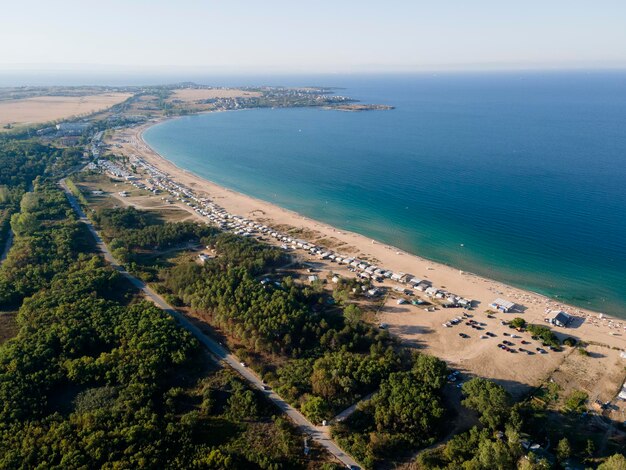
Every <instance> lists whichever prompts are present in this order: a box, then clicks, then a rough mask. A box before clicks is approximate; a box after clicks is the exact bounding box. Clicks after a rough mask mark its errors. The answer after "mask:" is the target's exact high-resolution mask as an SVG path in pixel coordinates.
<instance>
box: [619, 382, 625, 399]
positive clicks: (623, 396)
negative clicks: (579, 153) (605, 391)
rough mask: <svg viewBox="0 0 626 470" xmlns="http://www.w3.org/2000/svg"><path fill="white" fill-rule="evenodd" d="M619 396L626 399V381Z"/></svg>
mask: <svg viewBox="0 0 626 470" xmlns="http://www.w3.org/2000/svg"><path fill="white" fill-rule="evenodd" d="M617 397H618V398H619V399H620V400H626V382H624V385H622V390H621V391H620V392H619V394H618V395H617Z"/></svg>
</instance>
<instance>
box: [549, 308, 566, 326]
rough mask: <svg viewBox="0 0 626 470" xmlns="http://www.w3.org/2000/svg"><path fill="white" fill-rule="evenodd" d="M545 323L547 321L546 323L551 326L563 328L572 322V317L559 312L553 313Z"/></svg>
mask: <svg viewBox="0 0 626 470" xmlns="http://www.w3.org/2000/svg"><path fill="white" fill-rule="evenodd" d="M546 321H548V323H551V324H552V325H556V326H560V327H562V328H565V327H566V326H567V325H569V323H570V322H571V321H572V316H571V315H569V314H567V313H565V312H563V311H562V310H561V311H559V312H556V313H554V312H553V314H552V315H551V316H550V317H549V318H547V319H546Z"/></svg>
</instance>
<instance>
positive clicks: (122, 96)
mask: <svg viewBox="0 0 626 470" xmlns="http://www.w3.org/2000/svg"><path fill="white" fill-rule="evenodd" d="M130 96H131V94H130V93H102V94H98V95H86V96H38V97H33V98H26V99H18V100H6V101H0V131H3V130H6V128H5V126H7V125H9V124H10V125H11V126H12V127H19V126H24V125H28V124H35V123H41V122H49V121H54V120H57V119H65V118H69V117H72V116H80V115H86V114H91V113H94V112H96V111H102V110H103V109H107V108H110V107H111V106H113V105H115V104H117V103H121V102H122V101H124V100H126V99H128V98H129V97H130Z"/></svg>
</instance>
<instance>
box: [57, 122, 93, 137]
mask: <svg viewBox="0 0 626 470" xmlns="http://www.w3.org/2000/svg"><path fill="white" fill-rule="evenodd" d="M55 127H56V130H57V135H59V136H78V135H82V134H83V133H85V131H87V130H89V128H90V127H91V123H90V122H62V123H60V124H57V125H56V126H55Z"/></svg>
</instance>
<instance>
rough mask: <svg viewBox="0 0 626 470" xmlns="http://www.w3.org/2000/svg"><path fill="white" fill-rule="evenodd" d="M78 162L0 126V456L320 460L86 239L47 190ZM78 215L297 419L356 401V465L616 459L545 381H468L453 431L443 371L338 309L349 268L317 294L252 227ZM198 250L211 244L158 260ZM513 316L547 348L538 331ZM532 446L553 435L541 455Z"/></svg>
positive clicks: (347, 433) (122, 211)
mask: <svg viewBox="0 0 626 470" xmlns="http://www.w3.org/2000/svg"><path fill="white" fill-rule="evenodd" d="M166 97H167V93H165V94H164V96H163V99H164V100H165V99H166ZM103 126H104V125H103ZM99 128H100V127H99ZM81 157H82V151H81V150H80V149H79V148H75V147H70V148H63V149H62V148H57V147H54V146H53V145H51V144H42V143H40V142H38V141H36V140H31V139H18V138H15V137H14V136H13V137H12V138H3V139H1V140H0V214H2V218H1V219H0V223H2V224H4V225H3V226H4V227H5V230H4V232H0V235H1V234H2V233H5V234H6V232H7V230H6V227H8V224H10V227H11V229H12V231H13V232H14V234H15V240H14V244H13V246H12V248H11V250H10V252H9V256H8V258H7V259H6V261H5V262H4V263H3V264H2V265H1V266H0V307H1V309H2V310H6V309H11V310H16V311H17V315H16V320H15V322H16V325H17V332H16V334H15V336H14V337H13V338H12V339H9V340H8V341H6V342H5V343H3V344H1V345H0V468H24V467H39V468H48V467H56V468H61V467H62V468H91V467H101V468H135V467H141V468H215V469H218V468H219V469H239V468H241V469H243V468H246V469H247V468H259V469H268V470H269V469H283V468H284V469H287V468H289V469H291V468H303V469H304V468H311V469H312V468H325V469H331V468H334V464H332V463H330V462H328V461H327V458H326V456H325V455H324V454H323V453H321V452H320V451H319V450H318V449H314V450H313V452H312V453H311V454H310V455H308V456H303V455H302V450H301V447H302V436H301V435H300V434H299V433H298V431H297V430H295V429H294V427H293V426H292V425H291V424H290V423H289V422H288V421H287V420H286V419H285V418H284V417H282V416H280V415H279V414H278V410H276V409H274V408H273V407H272V406H271V405H270V404H269V403H268V402H267V401H266V400H265V399H264V398H263V395H262V394H261V393H259V392H257V391H254V390H251V389H250V388H249V387H248V386H247V385H246V383H245V382H243V380H242V379H241V378H240V377H238V376H237V375H236V374H234V373H232V372H230V371H229V370H222V369H219V368H218V367H217V366H216V365H215V364H213V363H212V362H211V361H210V360H209V359H208V358H207V357H206V355H205V354H204V353H203V351H202V349H201V348H200V347H199V344H198V343H197V342H196V341H195V340H194V339H193V338H192V337H191V336H190V334H188V333H187V332H186V331H184V330H182V329H181V328H179V327H178V326H177V325H176V322H175V321H173V320H172V318H171V317H169V316H168V315H166V314H165V313H164V312H163V311H161V310H160V309H158V308H156V307H155V306H153V305H152V304H150V303H148V302H145V301H143V300H142V299H141V298H140V297H139V296H138V295H137V292H136V291H134V290H133V288H132V287H131V286H130V285H129V284H128V283H127V282H126V281H125V280H124V279H123V278H122V277H121V276H120V274H119V273H118V272H116V271H115V270H113V269H111V268H110V267H109V266H107V265H106V263H105V262H104V260H103V259H102V258H101V257H100V256H98V255H97V254H96V253H95V247H94V243H93V240H92V238H91V236H90V234H89V232H88V231H87V230H86V228H85V227H84V226H83V225H82V224H81V223H79V222H78V221H77V219H76V216H75V214H74V212H73V211H72V210H71V207H70V206H69V204H68V202H67V200H66V198H65V195H64V194H63V192H61V191H60V190H59V189H58V188H57V186H56V184H55V180H56V179H57V178H58V177H60V176H62V175H64V174H65V173H67V172H68V171H69V170H71V169H72V168H73V167H75V166H76V165H77V164H78V163H79V162H80V159H81ZM31 185H32V187H31ZM70 187H71V188H72V190H73V191H76V192H77V193H78V194H79V195H80V190H79V189H78V188H77V187H76V186H75V185H74V184H73V183H70ZM80 202H81V203H82V204H84V205H87V204H88V201H87V200H86V199H85V198H84V197H83V198H81V199H80ZM89 213H90V216H91V217H92V218H93V220H94V221H95V223H96V224H97V226H98V228H99V230H100V231H101V233H102V235H103V237H104V238H105V240H106V241H107V242H108V244H109V246H110V247H111V248H112V250H113V252H114V254H115V256H116V257H117V258H118V259H119V260H120V261H122V262H124V263H125V264H126V265H127V266H128V268H129V269H130V270H131V271H132V272H133V273H135V274H137V275H138V276H140V277H141V278H142V279H144V280H145V281H147V282H151V283H153V285H154V286H155V288H156V289H157V290H158V291H159V292H160V293H162V294H164V295H165V297H166V298H167V299H168V301H170V303H172V304H174V305H176V306H180V307H183V308H185V309H186V311H187V312H190V313H192V314H194V315H195V316H197V317H198V318H200V319H201V320H203V321H205V322H206V323H208V324H209V325H210V326H211V327H212V328H213V329H215V330H216V331H217V332H219V333H221V334H223V335H224V336H225V338H226V341H227V342H228V343H229V344H230V345H231V346H232V348H233V349H236V352H237V354H238V355H239V357H241V358H242V359H245V360H246V361H247V362H249V364H250V366H251V367H252V368H254V369H255V370H256V371H257V372H259V373H260V374H261V375H262V376H263V378H264V380H265V382H266V383H267V384H268V386H270V387H272V388H273V389H274V390H275V391H276V392H277V393H279V394H280V395H281V396H282V397H283V398H285V399H286V400H287V401H289V402H290V403H292V404H294V405H295V406H297V407H299V409H300V410H301V411H302V412H303V413H304V414H305V415H306V416H307V417H308V418H309V419H310V420H312V421H313V422H315V423H317V424H320V423H322V422H323V421H325V420H330V419H331V418H333V417H334V416H335V415H336V414H337V413H338V412H340V411H342V410H343V409H344V408H347V407H349V406H350V405H352V404H354V403H356V402H359V401H360V400H362V401H360V403H359V404H358V405H357V407H356V411H355V412H354V413H353V414H351V415H350V416H349V417H348V418H347V419H346V420H344V421H341V422H338V423H335V424H333V426H332V435H333V438H335V439H336V440H337V442H338V443H339V444H340V445H341V446H342V447H343V448H344V449H345V450H346V451H348V452H349V453H351V454H352V455H354V456H355V457H356V458H357V459H358V460H359V461H360V462H361V463H362V464H363V465H364V466H365V467H366V468H376V467H378V466H381V465H386V464H388V463H389V462H398V461H406V460H407V459H410V458H411V455H412V453H414V452H415V451H417V450H420V449H425V450H423V451H422V452H420V453H419V455H418V456H417V458H416V460H415V462H413V465H415V466H416V468H420V469H421V468H423V469H457V468H464V469H496V468H497V469H509V468H519V469H543V468H565V467H567V466H568V464H569V462H570V461H571V459H575V460H576V461H577V462H585V464H586V465H589V466H598V465H599V467H598V468H601V469H605V470H606V469H612V468H620V465H622V466H623V465H624V459H623V456H622V455H621V454H620V448H619V447H618V446H616V445H615V444H614V443H612V442H609V443H607V442H603V440H602V439H601V436H599V435H598V433H597V432H594V431H593V429H592V426H588V425H589V424H590V417H589V416H587V414H586V413H585V411H586V410H587V407H586V403H587V401H588V398H589V397H588V396H587V395H586V394H585V393H584V392H582V391H578V390H575V391H573V392H571V393H570V394H569V395H568V396H567V398H563V397H560V393H561V392H562V391H561V390H559V389H558V387H555V386H551V385H550V384H546V385H545V386H544V387H543V388H542V389H541V390H539V391H537V393H536V394H535V396H530V397H527V398H525V399H523V400H521V401H519V402H517V403H516V402H515V401H514V400H513V399H512V397H511V396H510V395H509V394H508V393H507V392H506V390H505V389H504V388H503V387H502V386H501V385H499V384H496V383H494V382H492V381H489V380H486V379H483V378H473V379H470V380H469V381H467V382H465V383H464V384H463V385H462V387H461V392H462V396H463V399H462V405H463V407H464V409H462V410H461V412H462V413H467V416H468V417H469V419H468V421H469V422H470V423H471V424H470V425H468V426H465V427H460V428H454V429H452V430H451V429H450V426H449V424H450V422H452V421H453V420H454V419H455V418H457V414H456V413H457V410H455V409H454V407H453V406H451V404H450V395H451V393H450V389H453V388H454V387H453V386H452V385H451V384H449V383H448V380H449V379H448V378H449V375H448V374H449V371H448V367H447V365H446V364H445V363H444V362H443V361H441V360H439V359H438V358H435V357H433V356H429V355H427V354H423V353H419V352H416V351H412V350H409V349H407V348H405V347H403V346H402V345H401V344H399V343H398V342H397V341H396V340H394V339H393V338H392V337H391V336H390V335H389V333H388V332H387V331H386V330H384V329H380V328H376V327H374V326H372V325H370V324H368V323H365V322H364V321H362V315H361V312H360V310H359V308H358V307H357V306H356V305H355V304H354V303H351V301H352V300H355V299H354V295H353V294H351V292H352V289H353V288H354V289H356V290H357V292H358V291H360V287H361V284H359V283H358V282H357V281H349V282H341V283H339V284H338V286H337V288H336V289H334V291H333V292H332V293H328V292H327V290H326V289H324V286H323V285H322V283H321V282H316V283H313V284H312V285H306V284H303V283H300V282H298V280H297V279H295V278H292V277H290V276H283V275H280V274H279V269H280V268H282V267H284V266H285V265H286V264H288V263H289V262H290V260H288V259H286V258H285V256H284V255H283V253H282V252H281V251H280V250H278V249H276V248H274V247H271V246H269V245H266V244H262V243H260V242H258V241H256V240H252V239H247V238H243V237H239V236H235V235H232V234H229V233H225V232H221V231H219V230H217V229H215V228H211V227H208V226H206V225H202V224H198V223H194V222H166V221H164V220H163V219H161V218H160V217H159V216H158V214H155V213H154V212H152V211H142V210H137V209H135V208H133V207H128V208H105V209H99V210H97V211H95V212H89ZM0 241H3V240H2V238H1V236H0ZM2 246H3V244H2ZM197 246H201V247H208V249H209V250H210V251H211V252H212V253H213V254H214V256H212V257H211V258H210V259H208V260H206V261H205V262H204V263H203V264H200V263H199V262H197V260H196V259H195V256H192V257H190V256H185V255H182V256H170V254H171V253H179V252H183V253H185V251H188V250H189V249H190V248H193V247H197ZM265 280H268V282H261V281H265ZM517 327H519V328H526V329H528V331H531V332H532V333H533V334H534V335H536V336H537V337H539V338H541V340H542V341H543V342H544V343H545V344H546V345H551V346H554V347H559V346H560V344H559V342H558V338H556V335H554V333H553V332H552V331H551V330H550V329H549V328H547V327H545V326H542V325H532V324H526V323H525V322H524V323H522V322H519V325H517ZM452 391H453V392H454V391H455V390H454V389H453V390H452ZM370 394H371V397H369V398H367V399H365V400H363V399H364V398H365V397H367V396H368V395H370ZM474 418H475V419H474ZM451 431H452V434H450V435H448V436H446V434H447V433H449V432H451ZM457 431H460V433H459V434H456V435H453V433H454V432H457ZM444 437H445V438H446V439H443V440H442V438H444ZM438 442H439V443H440V444H439V445H437V443H438ZM533 443H541V444H542V445H543V449H550V445H545V444H546V443H554V446H553V452H547V451H545V450H542V449H540V450H536V449H533V448H532V447H531V445H532V444H533ZM622 450H623V449H622ZM613 451H615V452H617V454H616V455H615V456H613V457H610V458H608V459H606V462H604V463H602V459H603V458H604V457H605V456H607V455H608V454H609V453H611V452H613Z"/></svg>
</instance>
